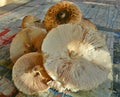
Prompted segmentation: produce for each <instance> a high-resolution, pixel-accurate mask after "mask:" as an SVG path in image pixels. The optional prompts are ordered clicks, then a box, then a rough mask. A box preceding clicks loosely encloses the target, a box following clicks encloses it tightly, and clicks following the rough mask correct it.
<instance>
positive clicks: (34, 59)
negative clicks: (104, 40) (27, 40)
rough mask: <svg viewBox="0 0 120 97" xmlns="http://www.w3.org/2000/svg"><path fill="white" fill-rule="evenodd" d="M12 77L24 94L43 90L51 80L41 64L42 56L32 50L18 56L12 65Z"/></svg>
mask: <svg viewBox="0 0 120 97" xmlns="http://www.w3.org/2000/svg"><path fill="white" fill-rule="evenodd" d="M12 79H13V81H14V84H15V86H16V87H17V89H19V91H21V92H23V93H25V94H29V95H31V94H35V93H38V92H44V91H46V90H47V89H48V88H49V87H48V85H47V82H48V81H50V80H52V79H51V77H50V76H49V75H48V74H47V73H46V71H45V68H44V66H43V56H42V54H40V53H37V52H33V53H29V54H25V55H23V56H22V57H20V58H19V59H18V60H17V61H16V63H15V64H14V66H13V71H12Z"/></svg>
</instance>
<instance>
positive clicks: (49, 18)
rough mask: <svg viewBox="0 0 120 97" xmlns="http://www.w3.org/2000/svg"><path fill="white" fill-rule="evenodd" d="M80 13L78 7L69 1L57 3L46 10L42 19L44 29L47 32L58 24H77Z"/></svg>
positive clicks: (79, 19)
mask: <svg viewBox="0 0 120 97" xmlns="http://www.w3.org/2000/svg"><path fill="white" fill-rule="evenodd" d="M81 18H82V13H81V11H80V9H79V7H78V6H76V5H75V4H74V3H72V2H69V1H62V2H59V3H57V4H55V5H53V6H52V7H50V8H49V9H48V11H47V12H46V15H45V17H44V22H43V23H44V27H45V28H46V30H47V31H50V30H51V29H52V28H55V27H57V26H58V25H60V24H66V23H79V22H80V21H81Z"/></svg>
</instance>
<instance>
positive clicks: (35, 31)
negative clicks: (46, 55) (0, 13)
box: [10, 28, 46, 63]
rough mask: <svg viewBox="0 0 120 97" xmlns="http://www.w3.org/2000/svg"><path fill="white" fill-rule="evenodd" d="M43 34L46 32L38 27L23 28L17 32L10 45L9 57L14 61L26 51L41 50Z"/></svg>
mask: <svg viewBox="0 0 120 97" xmlns="http://www.w3.org/2000/svg"><path fill="white" fill-rule="evenodd" d="M45 36H46V32H44V31H42V30H41V29H40V28H25V29H23V30H22V31H21V32H18V33H17V35H16V36H15V37H14V39H13V40H12V43H11V45H10V59H11V60H12V61H13V62H14V63H15V62H16V60H17V59H18V58H19V57H21V56H22V55H24V54H26V53H29V52H34V51H39V52H41V44H42V41H43V39H44V37H45Z"/></svg>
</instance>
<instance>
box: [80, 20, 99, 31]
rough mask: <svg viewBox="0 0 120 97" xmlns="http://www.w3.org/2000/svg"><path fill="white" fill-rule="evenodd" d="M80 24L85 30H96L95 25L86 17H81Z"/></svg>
mask: <svg viewBox="0 0 120 97" xmlns="http://www.w3.org/2000/svg"><path fill="white" fill-rule="evenodd" d="M80 25H81V26H82V27H83V28H84V29H86V30H89V29H92V30H95V31H97V28H96V26H95V25H94V24H93V23H92V22H91V21H90V20H89V19H87V18H82V20H81V22H80Z"/></svg>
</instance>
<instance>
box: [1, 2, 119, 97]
mask: <svg viewBox="0 0 120 97" xmlns="http://www.w3.org/2000/svg"><path fill="white" fill-rule="evenodd" d="M58 1H60V0H31V1H30V2H27V3H23V4H21V5H20V6H17V7H15V8H14V9H13V7H12V8H11V9H9V10H7V8H6V11H5V12H3V13H2V10H3V9H2V8H0V12H1V13H2V14H0V32H2V31H3V30H4V29H5V28H9V29H10V31H9V33H7V34H5V35H4V36H3V37H0V44H1V42H2V41H3V39H6V38H7V37H9V36H11V35H14V34H15V33H17V32H18V31H19V30H20V28H19V27H20V23H21V20H22V18H23V17H24V16H25V15H28V14H33V15H36V16H39V17H40V18H41V19H43V17H44V15H45V12H46V11H47V9H48V8H49V7H50V6H51V5H53V4H54V3H56V2H58ZM69 1H73V2H74V3H76V4H77V5H79V7H80V9H81V10H82V12H83V14H84V16H85V17H86V18H88V19H90V20H91V21H92V22H93V23H94V24H96V26H97V28H98V29H99V32H100V33H101V32H103V33H105V34H106V41H107V45H108V48H109V50H110V53H111V56H112V59H113V62H114V64H113V80H112V79H110V80H109V81H107V82H106V83H107V84H106V83H105V85H104V84H103V85H102V86H100V88H98V90H95V91H96V92H95V91H93V92H79V93H77V94H74V93H73V94H71V95H73V97H90V95H91V97H94V96H93V93H94V94H95V93H96V94H98V95H101V96H98V95H96V96H95V97H120V59H119V58H120V56H119V55H120V50H119V49H120V39H119V38H120V37H119V36H120V35H119V33H120V3H119V0H69ZM14 6H15V5H14ZM0 60H2V61H0V65H1V64H2V65H3V64H4V65H9V64H8V63H6V60H9V44H6V45H1V46H0ZM8 67H9V66H8ZM0 70H2V69H0ZM6 72H7V71H6ZM6 72H5V73H6ZM0 75H4V74H0ZM0 87H1V85H0ZM101 87H102V88H104V89H106V88H109V90H106V91H102V90H99V89H101ZM111 88H112V89H111ZM104 89H103V90H104ZM98 91H100V93H103V95H102V94H99V93H98ZM81 95H82V96H81ZM88 95H89V96H88ZM105 95H106V96H105Z"/></svg>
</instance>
